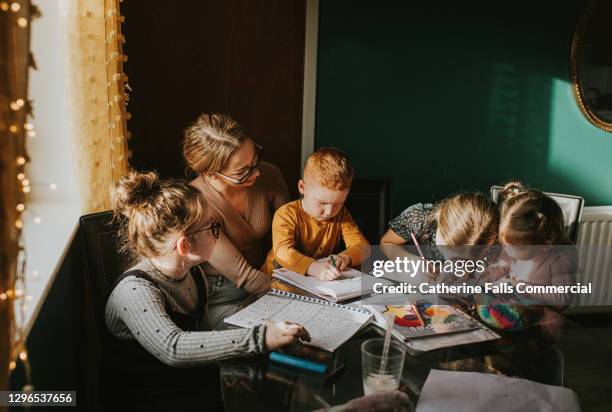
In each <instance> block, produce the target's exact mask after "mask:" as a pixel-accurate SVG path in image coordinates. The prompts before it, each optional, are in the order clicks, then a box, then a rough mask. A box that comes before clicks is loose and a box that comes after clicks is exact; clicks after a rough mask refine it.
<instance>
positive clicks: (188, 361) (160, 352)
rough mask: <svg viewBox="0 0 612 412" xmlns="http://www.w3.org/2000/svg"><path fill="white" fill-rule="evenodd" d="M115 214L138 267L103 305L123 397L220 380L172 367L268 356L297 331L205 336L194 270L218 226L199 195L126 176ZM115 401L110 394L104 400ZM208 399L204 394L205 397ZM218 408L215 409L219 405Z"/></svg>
mask: <svg viewBox="0 0 612 412" xmlns="http://www.w3.org/2000/svg"><path fill="white" fill-rule="evenodd" d="M112 200H113V208H114V211H115V215H116V216H118V217H120V218H121V219H122V228H121V232H120V236H121V239H122V240H123V244H124V249H126V250H128V251H129V252H131V254H132V255H133V256H134V257H135V258H136V260H137V263H136V264H135V265H134V266H133V267H132V268H131V269H130V270H128V271H127V272H125V273H124V274H123V275H122V276H120V277H119V279H117V281H116V282H115V285H114V286H113V288H112V292H111V294H110V296H109V298H108V301H107V305H106V323H107V326H108V329H109V331H110V332H111V334H112V335H113V336H114V337H116V338H118V339H114V340H113V341H112V342H114V344H115V346H116V347H114V348H113V352H114V353H116V354H117V355H119V360H118V361H117V362H116V364H117V366H120V367H121V368H122V370H121V373H119V372H117V371H115V372H116V373H113V374H112V375H111V376H110V379H112V380H113V381H114V382H115V383H116V384H117V387H118V388H119V389H123V390H128V391H130V393H129V394H127V395H128V396H130V397H132V398H136V397H137V396H142V397H143V398H145V399H151V398H154V397H159V396H162V395H161V394H165V395H167V394H168V392H169V391H170V392H172V391H175V390H182V389H184V387H185V386H188V385H189V384H196V385H198V384H199V385H202V382H204V381H206V380H207V379H209V380H213V381H214V380H216V379H218V371H217V370H205V371H202V370H198V369H197V370H196V372H195V373H189V371H184V370H181V369H178V368H184V367H198V366H203V365H209V364H211V362H214V361H217V360H221V359H225V358H229V357H234V356H244V355H248V354H257V353H262V352H264V351H266V350H273V349H275V348H278V347H280V346H283V345H285V344H288V343H290V342H293V341H294V340H295V339H296V338H297V337H302V338H305V339H307V340H308V339H309V338H308V335H307V333H306V331H305V330H304V328H303V327H301V326H299V325H297V324H289V323H287V322H279V323H277V324H270V323H267V324H263V325H258V326H255V327H253V328H251V329H235V330H229V331H222V332H216V331H215V332H212V331H202V330H205V329H209V325H208V319H207V302H206V300H207V282H206V278H205V276H204V273H203V272H202V271H201V268H200V267H199V266H198V265H199V264H200V263H203V262H205V261H206V260H207V259H208V258H209V257H210V255H211V251H212V250H213V249H214V247H215V243H216V242H217V238H218V236H219V224H218V222H216V221H215V220H214V219H212V218H211V214H210V213H209V210H208V208H207V207H206V204H205V202H203V201H202V200H201V199H200V194H199V192H198V191H197V190H196V189H194V188H193V187H191V186H188V185H186V184H184V183H180V182H177V181H160V180H159V178H158V177H157V175H156V174H155V173H152V172H150V173H142V174H141V173H131V174H130V175H128V176H127V177H124V178H122V179H121V180H120V181H119V182H118V183H117V184H116V186H115V188H114V190H113V196H112ZM218 388H219V386H218V382H216V383H213V384H211V385H209V388H208V389H209V390H210V392H211V393H212V394H213V395H212V398H210V399H208V402H210V403H209V405H214V404H215V402H217V401H219V400H220V399H219V398H218ZM108 395H109V396H110V398H111V399H112V397H113V396H119V394H118V393H115V392H113V393H112V394H110V393H109V394H108ZM207 395H210V393H208V394H207ZM217 403H218V402H217Z"/></svg>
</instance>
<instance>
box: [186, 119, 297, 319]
mask: <svg viewBox="0 0 612 412" xmlns="http://www.w3.org/2000/svg"><path fill="white" fill-rule="evenodd" d="M262 154H263V148H262V147H261V146H259V145H257V144H256V143H255V142H254V141H253V140H252V139H251V138H250V137H249V136H248V134H247V131H246V129H245V128H244V126H242V125H241V124H240V123H238V122H236V121H235V120H233V119H232V118H231V117H229V116H227V115H223V114H203V115H201V116H200V117H198V118H197V119H196V121H195V122H194V123H193V124H192V125H191V126H190V127H189V128H188V129H187V130H186V131H185V139H184V142H183V155H184V158H185V162H186V164H187V166H188V168H189V169H190V170H191V171H193V172H194V173H195V174H196V175H197V177H196V178H195V179H193V180H192V181H191V185H193V186H194V187H196V188H197V189H198V190H199V191H200V192H201V193H202V195H203V200H204V201H205V202H206V203H207V204H209V205H210V206H211V207H212V209H213V210H214V213H215V217H216V219H218V221H219V222H220V223H221V225H222V231H221V235H220V237H219V241H218V242H217V245H216V246H215V248H214V250H213V252H212V255H211V256H210V258H209V259H208V262H207V263H206V264H205V265H204V270H205V271H206V274H207V275H208V277H209V281H210V284H211V286H212V290H211V291H210V300H209V303H210V312H209V316H210V319H211V322H212V324H213V326H215V327H219V328H222V320H223V319H224V318H226V317H228V316H230V315H231V314H233V313H234V312H236V311H237V310H238V309H239V308H240V307H241V305H242V304H243V302H244V300H245V298H246V297H247V295H248V294H256V295H259V294H262V293H264V292H265V291H266V290H268V289H269V287H270V276H268V275H266V274H264V273H263V272H262V271H260V270H259V268H260V267H261V266H262V264H263V263H264V261H265V257H266V253H267V252H268V250H267V249H268V247H267V246H264V238H265V237H266V235H268V234H269V232H270V229H271V226H272V216H273V215H274V212H275V211H276V209H278V208H279V207H280V206H282V205H283V204H285V203H287V202H288V201H289V193H288V191H287V184H286V183H285V180H284V179H283V177H282V175H281V173H280V170H279V169H278V168H277V167H276V166H273V165H271V164H270V163H266V162H261V156H262Z"/></svg>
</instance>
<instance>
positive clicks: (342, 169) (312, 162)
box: [304, 147, 353, 190]
mask: <svg viewBox="0 0 612 412" xmlns="http://www.w3.org/2000/svg"><path fill="white" fill-rule="evenodd" d="M306 179H313V180H314V181H316V182H317V183H319V184H320V185H321V186H323V187H326V188H328V189H332V190H345V189H349V188H350V187H351V183H352V182H353V166H352V165H351V162H350V160H349V159H348V157H346V155H345V154H344V153H343V152H342V151H341V150H339V149H336V148H334V147H322V148H320V149H319V150H317V151H316V152H314V153H313V154H311V155H310V156H309V157H308V159H306V164H305V165H304V180H306Z"/></svg>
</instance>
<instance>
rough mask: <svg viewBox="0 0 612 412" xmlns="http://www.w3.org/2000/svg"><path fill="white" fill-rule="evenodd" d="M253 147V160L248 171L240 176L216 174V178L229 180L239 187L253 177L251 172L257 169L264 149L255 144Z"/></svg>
mask: <svg viewBox="0 0 612 412" xmlns="http://www.w3.org/2000/svg"><path fill="white" fill-rule="evenodd" d="M253 145H254V146H255V159H254V162H253V164H252V165H250V166H249V167H248V169H247V170H246V171H245V172H244V174H243V175H242V176H226V175H224V174H222V173H219V172H217V173H216V175H217V176H221V177H222V178H224V179H226V180H229V181H230V182H232V183H233V184H235V185H241V184H243V183H244V182H246V181H247V180H248V179H249V177H251V176H252V175H253V172H254V171H255V170H256V169H258V168H259V162H260V161H261V157H262V156H263V152H264V149H263V147H262V146H260V145H258V144H257V143H253Z"/></svg>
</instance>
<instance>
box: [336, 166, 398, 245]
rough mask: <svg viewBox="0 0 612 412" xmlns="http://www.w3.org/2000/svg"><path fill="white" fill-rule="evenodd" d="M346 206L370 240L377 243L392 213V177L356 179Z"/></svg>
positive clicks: (371, 242)
mask: <svg viewBox="0 0 612 412" xmlns="http://www.w3.org/2000/svg"><path fill="white" fill-rule="evenodd" d="M346 207H347V209H348V210H349V212H350V213H351V215H352V216H353V220H355V223H357V225H358V226H359V228H360V229H361V231H362V232H363V234H364V236H365V237H366V239H367V240H368V242H370V244H371V245H377V244H378V243H379V242H380V238H381V237H382V236H383V235H384V234H385V230H386V229H387V223H388V222H389V216H390V215H391V178H385V177H383V178H376V177H371V178H359V179H354V180H353V185H352V187H351V192H350V194H349V196H348V198H347V200H346Z"/></svg>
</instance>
